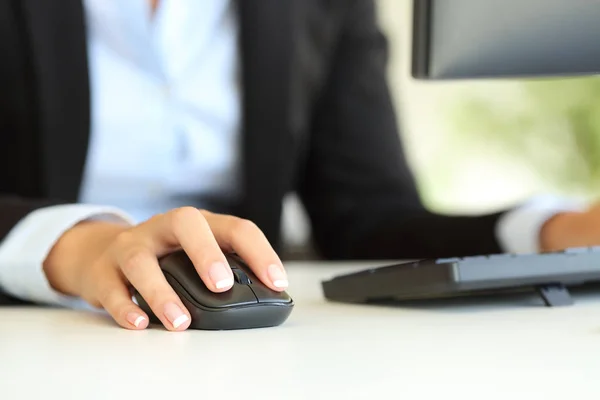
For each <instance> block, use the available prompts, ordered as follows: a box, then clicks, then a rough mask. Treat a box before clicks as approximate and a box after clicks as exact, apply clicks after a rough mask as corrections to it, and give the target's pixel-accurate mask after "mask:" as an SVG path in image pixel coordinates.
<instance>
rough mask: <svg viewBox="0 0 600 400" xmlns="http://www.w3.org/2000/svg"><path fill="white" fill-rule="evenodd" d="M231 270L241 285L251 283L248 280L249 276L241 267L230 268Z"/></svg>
mask: <svg viewBox="0 0 600 400" xmlns="http://www.w3.org/2000/svg"><path fill="white" fill-rule="evenodd" d="M231 271H232V272H233V276H234V278H235V281H236V282H237V283H239V284H242V285H249V284H251V283H252V281H251V280H250V277H249V276H248V275H247V274H246V273H245V272H244V271H242V270H241V269H239V268H231Z"/></svg>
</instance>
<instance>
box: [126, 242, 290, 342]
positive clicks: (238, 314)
mask: <svg viewBox="0 0 600 400" xmlns="http://www.w3.org/2000/svg"><path fill="white" fill-rule="evenodd" d="M226 258H227V261H228V262H229V265H230V266H231V269H232V271H233V276H234V284H233V286H232V288H231V289H229V290H228V291H226V292H223V293H214V292H212V291H211V290H209V289H208V288H207V287H206V285H205V284H204V282H203V281H202V279H200V276H199V275H198V272H197V271H196V269H195V268H194V265H193V264H192V261H191V260H190V258H189V257H188V256H187V254H186V253H185V251H183V250H179V251H176V252H173V253H171V254H168V255H166V256H163V257H161V258H160V259H159V260H158V261H159V265H160V268H161V270H162V272H163V273H164V275H165V277H166V279H167V281H168V282H169V284H170V285H171V287H172V288H173V289H174V290H175V292H176V293H177V295H178V296H179V298H180V299H181V301H182V302H183V304H184V305H185V307H186V308H187V309H188V311H189V312H190V315H191V317H192V322H191V324H190V329H203V330H230V329H250V328H265V327H273V326H277V325H280V324H282V323H283V322H285V320H286V319H287V318H288V316H289V315H290V313H291V312H292V309H293V307H294V301H293V300H292V298H291V297H290V296H289V295H288V294H287V293H286V292H276V291H274V290H272V289H270V288H269V287H267V286H266V285H264V284H263V283H262V282H261V281H260V280H259V279H258V278H257V277H256V276H255V275H254V273H253V272H252V270H251V269H250V268H249V267H248V266H247V265H246V263H245V262H244V261H243V260H242V259H241V258H240V257H239V256H237V255H235V254H227V255H226ZM133 297H134V299H135V300H136V301H137V303H138V305H139V306H140V307H141V308H142V310H144V311H145V312H146V313H147V314H148V316H149V317H150V320H151V322H154V323H160V320H159V319H158V318H157V317H156V315H154V313H153V312H152V310H151V309H150V307H149V306H148V304H147V303H146V302H145V301H144V299H143V297H142V296H141V295H140V293H139V292H137V291H134V293H133Z"/></svg>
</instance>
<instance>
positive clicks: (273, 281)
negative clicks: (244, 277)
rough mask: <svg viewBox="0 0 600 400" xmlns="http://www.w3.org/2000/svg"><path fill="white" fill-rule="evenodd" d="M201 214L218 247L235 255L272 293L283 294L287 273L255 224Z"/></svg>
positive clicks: (224, 216) (210, 214) (233, 218)
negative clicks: (281, 292) (278, 292)
mask: <svg viewBox="0 0 600 400" xmlns="http://www.w3.org/2000/svg"><path fill="white" fill-rule="evenodd" d="M202 213H203V215H204V216H205V218H206V220H207V221H208V223H209V225H210V226H211V229H212V232H213V234H214V236H215V238H216V240H217V242H218V243H219V244H220V245H221V247H223V248H225V249H228V250H230V251H234V252H235V253H237V254H238V255H239V256H240V257H241V258H242V259H243V260H244V261H245V262H246V263H247V264H248V266H249V267H250V268H252V271H254V273H255V274H256V276H257V277H258V278H259V279H260V280H261V281H262V282H264V283H265V284H266V285H267V286H269V287H270V288H271V289H273V290H277V291H283V290H285V289H286V288H287V287H288V285H289V283H288V278H287V273H286V271H285V268H284V267H283V264H282V262H281V260H280V259H279V256H278V255H277V253H276V252H275V250H274V249H273V247H271V244H270V243H269V241H268V239H267V238H266V236H265V235H264V233H263V232H262V231H261V230H260V229H259V228H258V227H257V226H256V224H254V223H253V222H252V221H249V220H246V219H241V218H237V217H233V216H229V215H220V214H213V213H210V212H207V211H203V212H202Z"/></svg>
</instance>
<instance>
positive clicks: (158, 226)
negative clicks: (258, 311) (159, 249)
mask: <svg viewBox="0 0 600 400" xmlns="http://www.w3.org/2000/svg"><path fill="white" fill-rule="evenodd" d="M153 222H154V226H152V227H151V229H153V230H154V232H155V233H154V234H155V235H162V237H163V240H165V241H166V242H167V243H173V241H175V242H177V243H178V244H179V245H180V246H181V247H182V248H183V250H184V251H185V252H186V254H187V255H188V257H189V258H190V260H191V261H192V263H193V264H194V267H195V268H196V270H197V271H198V274H199V275H200V278H201V279H202V281H204V283H205V284H206V286H207V287H208V288H209V290H212V291H213V292H224V291H227V290H229V289H230V288H231V287H232V286H233V272H232V271H231V268H230V266H229V264H228V263H227V259H226V258H225V255H224V254H223V251H222V250H221V248H220V247H219V244H218V243H217V240H216V239H215V237H214V235H213V232H212V231H211V227H210V226H209V224H208V222H207V221H206V219H205V218H204V216H203V215H202V213H201V212H200V210H197V209H195V208H193V207H183V208H179V209H175V210H172V211H170V212H168V213H167V214H164V216H163V218H159V219H156V220H155V221H153Z"/></svg>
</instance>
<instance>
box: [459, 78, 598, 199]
mask: <svg viewBox="0 0 600 400" xmlns="http://www.w3.org/2000/svg"><path fill="white" fill-rule="evenodd" d="M518 88H519V93H518V95H515V96H514V98H512V99H511V98H509V99H508V100H507V99H504V100H503V101H495V99H493V98H489V97H487V98H486V97H485V96H476V95H467V96H460V98H459V100H457V101H456V103H455V104H454V106H453V107H452V108H451V114H450V118H451V121H452V122H453V123H454V129H453V131H454V132H455V134H456V135H458V136H457V137H456V138H455V139H459V140H460V141H462V142H464V143H478V144H479V146H481V145H482V144H484V145H486V146H489V147H491V148H493V149H494V151H496V152H498V151H500V152H502V153H503V155H505V156H506V157H510V158H512V159H514V160H515V161H516V162H520V163H523V164H524V165H527V166H528V167H529V168H530V169H532V170H534V171H536V173H537V174H539V177H540V179H542V180H544V181H545V182H547V183H548V184H549V185H551V186H552V187H555V188H557V191H561V192H569V193H580V194H582V195H586V196H598V195H599V194H600V78H599V77H584V78H581V77H579V78H569V79H562V78H561V79H549V80H527V81H523V82H520V83H519V85H518Z"/></svg>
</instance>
